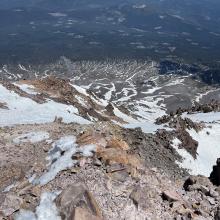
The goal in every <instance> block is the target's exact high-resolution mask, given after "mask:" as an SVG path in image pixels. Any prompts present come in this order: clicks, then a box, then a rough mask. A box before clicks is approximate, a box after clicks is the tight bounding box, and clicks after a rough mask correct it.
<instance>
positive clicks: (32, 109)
mask: <svg viewBox="0 0 220 220" xmlns="http://www.w3.org/2000/svg"><path fill="white" fill-rule="evenodd" d="M0 102H2V103H4V102H5V103H7V106H8V108H9V109H0V126H12V125H16V124H35V123H37V124H41V123H48V122H53V121H54V119H55V117H62V118H63V121H64V122H65V123H70V122H76V123H79V124H89V123H91V122H90V121H88V120H86V119H84V118H82V117H80V116H79V115H77V114H78V110H77V108H75V107H73V106H70V105H65V104H61V103H57V102H54V101H52V100H48V101H47V102H46V103H43V104H39V103H37V102H35V101H33V100H32V99H29V98H25V97H21V96H19V95H18V94H16V93H15V92H13V91H9V90H8V89H6V88H5V87H3V86H2V85H0Z"/></svg>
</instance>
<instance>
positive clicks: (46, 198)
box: [15, 192, 61, 220]
mask: <svg viewBox="0 0 220 220" xmlns="http://www.w3.org/2000/svg"><path fill="white" fill-rule="evenodd" d="M56 196H57V194H55V193H49V192H45V193H43V194H42V195H41V201H40V204H39V206H38V207H37V208H36V212H35V213H34V212H32V211H28V210H21V211H20V212H19V213H18V214H17V215H15V220H61V217H60V215H59V212H58V210H57V207H56V205H55V203H54V199H55V198H56Z"/></svg>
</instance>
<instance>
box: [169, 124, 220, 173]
mask: <svg viewBox="0 0 220 220" xmlns="http://www.w3.org/2000/svg"><path fill="white" fill-rule="evenodd" d="M188 132H189V134H190V135H191V136H192V138H193V139H194V140H196V141H198V143H199V145H198V149H197V158H196V159H194V158H193V157H192V155H191V154H189V153H188V152H187V151H186V150H185V149H179V148H178V146H179V144H180V143H181V142H179V141H177V140H175V139H174V140H173V145H172V146H173V147H174V148H175V149H176V151H177V152H178V153H179V154H180V156H182V158H183V161H182V162H181V163H180V162H177V163H178V164H179V165H180V166H181V167H183V168H185V169H188V170H189V173H190V174H191V175H199V174H200V175H204V176H206V177H209V176H210V173H211V171H212V167H213V166H214V165H215V164H216V160H217V158H219V157H220V146H219V143H220V125H219V124H213V125H212V127H211V128H208V127H207V128H204V129H203V130H202V131H200V132H198V133H197V132H196V131H195V130H194V129H191V130H188Z"/></svg>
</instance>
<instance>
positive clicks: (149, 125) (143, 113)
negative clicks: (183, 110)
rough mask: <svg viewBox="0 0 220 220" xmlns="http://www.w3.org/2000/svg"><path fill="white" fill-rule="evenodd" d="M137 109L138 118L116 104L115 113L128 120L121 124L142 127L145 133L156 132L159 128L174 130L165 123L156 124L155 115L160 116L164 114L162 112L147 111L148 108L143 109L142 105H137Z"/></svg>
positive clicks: (128, 126) (126, 126)
mask: <svg viewBox="0 0 220 220" xmlns="http://www.w3.org/2000/svg"><path fill="white" fill-rule="evenodd" d="M137 109H138V110H136V111H135V112H134V113H135V114H136V115H138V116H139V117H138V120H137V119H134V118H133V117H131V116H128V115H127V114H125V113H123V112H121V111H120V110H119V109H118V108H117V107H116V106H114V114H115V115H116V116H117V117H119V118H121V119H123V121H125V122H126V124H120V125H121V126H122V127H125V128H138V127H140V128H141V129H142V131H143V132H145V133H155V132H156V131H157V130H158V129H166V130H172V129H170V128H168V127H165V125H156V124H155V123H154V122H155V118H156V117H155V116H158V117H159V116H160V113H161V114H162V112H155V113H154V112H147V109H145V108H143V109H142V108H141V107H140V106H137Z"/></svg>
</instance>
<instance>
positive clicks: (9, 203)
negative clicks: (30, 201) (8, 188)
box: [0, 193, 23, 217]
mask: <svg viewBox="0 0 220 220" xmlns="http://www.w3.org/2000/svg"><path fill="white" fill-rule="evenodd" d="M22 203H23V200H22V199H21V198H20V197H18V196H17V195H15V194H14V193H8V194H3V193H1V194H0V213H2V214H3V216H6V217H7V216H10V215H12V214H13V213H14V212H16V211H18V210H19V209H20V207H21V205H22Z"/></svg>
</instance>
